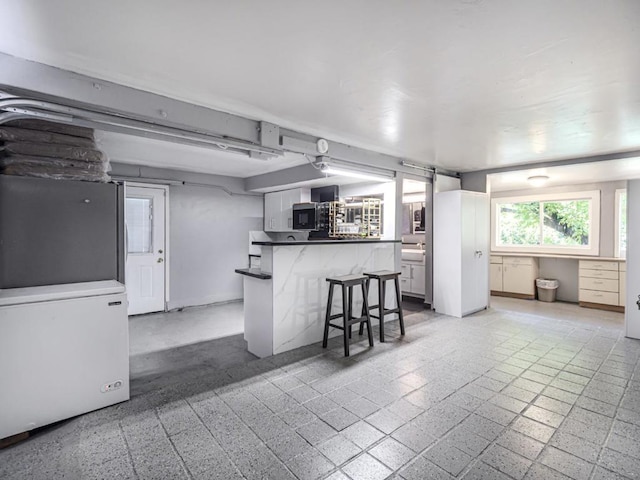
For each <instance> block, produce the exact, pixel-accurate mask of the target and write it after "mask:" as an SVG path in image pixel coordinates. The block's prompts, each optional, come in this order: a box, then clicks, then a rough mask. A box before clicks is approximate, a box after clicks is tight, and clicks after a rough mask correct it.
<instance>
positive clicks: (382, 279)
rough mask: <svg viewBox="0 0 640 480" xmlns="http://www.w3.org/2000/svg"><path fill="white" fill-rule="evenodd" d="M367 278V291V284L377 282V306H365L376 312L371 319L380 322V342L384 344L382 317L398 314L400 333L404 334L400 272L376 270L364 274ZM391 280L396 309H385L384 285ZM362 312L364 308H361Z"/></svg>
mask: <svg viewBox="0 0 640 480" xmlns="http://www.w3.org/2000/svg"><path fill="white" fill-rule="evenodd" d="M364 275H365V276H366V277H367V290H369V283H370V282H371V280H377V281H378V304H377V305H371V306H367V308H369V309H370V310H376V309H377V310H378V315H377V316H376V315H371V317H373V318H377V319H378V320H379V321H380V341H381V342H384V316H385V315H391V314H394V313H397V314H398V317H399V320H400V333H401V335H404V334H405V331H404V317H403V315H402V294H401V293H400V275H401V272H394V271H392V270H378V271H376V272H364ZM389 280H393V283H394V286H395V291H396V303H397V307H396V308H385V306H384V302H385V298H386V294H387V292H386V290H387V289H386V284H387V281H389ZM363 310H364V306H363ZM360 334H362V325H360Z"/></svg>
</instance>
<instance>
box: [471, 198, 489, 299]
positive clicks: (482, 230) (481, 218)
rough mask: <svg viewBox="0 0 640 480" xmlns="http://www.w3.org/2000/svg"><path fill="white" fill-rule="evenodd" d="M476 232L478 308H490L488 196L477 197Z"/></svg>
mask: <svg viewBox="0 0 640 480" xmlns="http://www.w3.org/2000/svg"><path fill="white" fill-rule="evenodd" d="M475 204H476V205H475V206H476V208H475V210H476V215H475V230H476V232H475V233H476V251H477V252H479V253H478V256H477V257H476V263H477V277H476V278H477V282H478V283H477V284H476V292H477V295H478V297H477V303H476V308H486V307H487V306H489V290H490V288H489V260H490V258H491V256H490V255H489V253H490V250H491V238H490V234H491V226H490V225H491V218H490V207H489V197H488V196H487V195H486V194H482V195H478V194H476V195H475Z"/></svg>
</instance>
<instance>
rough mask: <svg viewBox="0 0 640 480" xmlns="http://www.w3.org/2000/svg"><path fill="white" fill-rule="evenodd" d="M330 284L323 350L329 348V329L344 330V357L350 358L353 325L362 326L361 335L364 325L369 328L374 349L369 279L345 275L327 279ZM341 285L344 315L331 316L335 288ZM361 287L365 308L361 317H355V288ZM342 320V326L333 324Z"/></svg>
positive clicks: (361, 276)
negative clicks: (369, 301)
mask: <svg viewBox="0 0 640 480" xmlns="http://www.w3.org/2000/svg"><path fill="white" fill-rule="evenodd" d="M327 282H329V299H328V301H327V313H326V316H325V322H324V337H323V338H322V348H327V340H328V339H329V327H333V328H338V329H340V330H342V336H343V338H344V356H345V357H348V356H349V338H351V325H353V324H354V323H359V324H360V334H361V335H362V330H363V328H364V325H365V324H366V326H367V333H368V334H369V346H370V347H373V334H372V333H371V316H370V314H369V304H368V301H367V294H368V291H369V290H368V289H367V285H368V279H367V277H365V276H364V275H343V276H340V277H333V278H327ZM336 285H339V286H341V287H342V313H336V314H333V315H332V314H331V305H332V304H333V288H334V287H335V286H336ZM358 285H360V286H361V288H362V298H363V302H364V303H363V308H362V315H361V316H360V317H357V318H356V317H354V316H353V287H355V286H358ZM336 318H342V326H340V325H336V324H334V323H331V320H335V319H336Z"/></svg>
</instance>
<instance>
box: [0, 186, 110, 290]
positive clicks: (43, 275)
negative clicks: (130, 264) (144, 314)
mask: <svg viewBox="0 0 640 480" xmlns="http://www.w3.org/2000/svg"><path fill="white" fill-rule="evenodd" d="M120 194H121V193H120V191H119V188H118V186H117V185H115V184H109V183H107V184H105V183H92V182H80V181H69V180H49V179H41V178H28V177H12V176H5V175H0V288H18V287H30V286H39V285H55V284H62V283H76V282H89V281H97V280H112V279H113V280H117V279H119V269H120V267H121V266H119V258H118V255H119V253H118V250H119V248H118V247H119V245H118V244H119V240H120V238H119V236H120V235H121V229H120V228H119V223H121V222H122V217H121V212H120V209H121V205H120V202H119V195H120Z"/></svg>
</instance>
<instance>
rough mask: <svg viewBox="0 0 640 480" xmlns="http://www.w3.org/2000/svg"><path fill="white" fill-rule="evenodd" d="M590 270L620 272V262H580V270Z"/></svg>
mask: <svg viewBox="0 0 640 480" xmlns="http://www.w3.org/2000/svg"><path fill="white" fill-rule="evenodd" d="M583 268H586V269H588V270H615V271H616V272H617V271H618V262H599V261H597V260H580V269H583Z"/></svg>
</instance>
